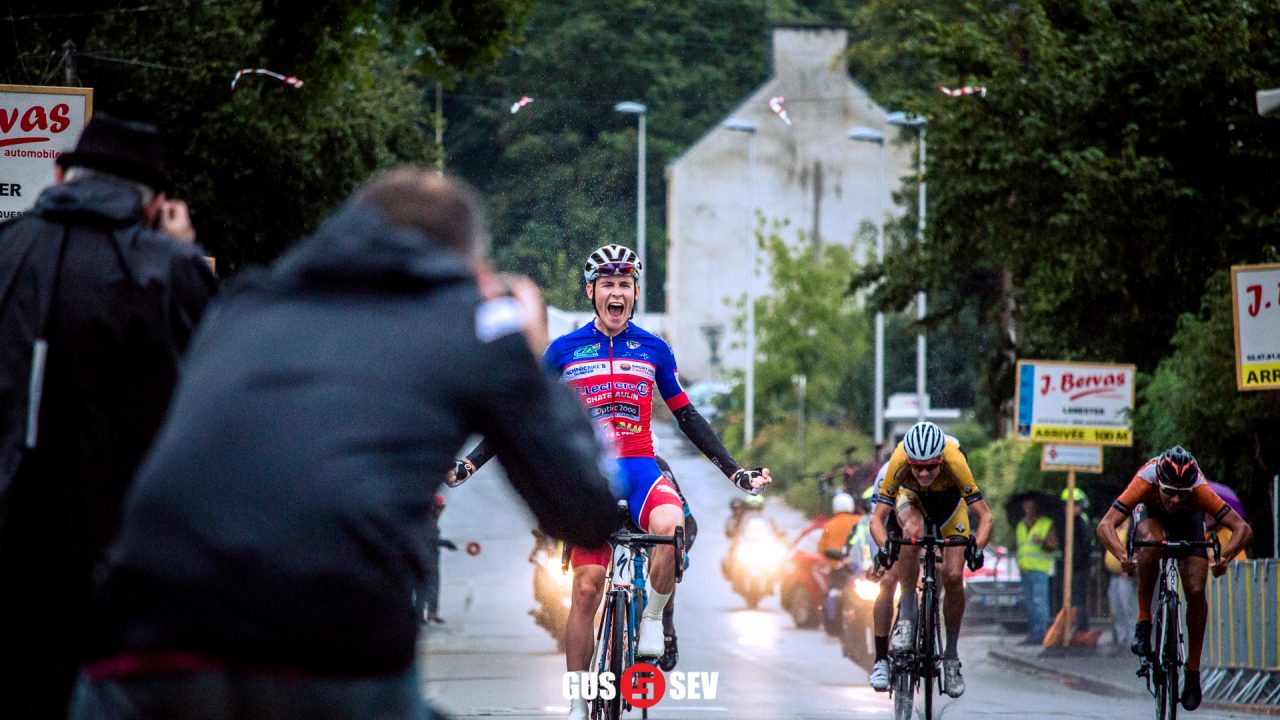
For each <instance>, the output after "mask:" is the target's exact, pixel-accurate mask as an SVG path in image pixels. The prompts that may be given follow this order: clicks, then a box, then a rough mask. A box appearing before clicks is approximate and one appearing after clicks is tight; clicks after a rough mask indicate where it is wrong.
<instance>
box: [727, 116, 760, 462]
mask: <svg viewBox="0 0 1280 720" xmlns="http://www.w3.org/2000/svg"><path fill="white" fill-rule="evenodd" d="M720 126H721V127H723V128H724V129H725V130H729V131H732V132H740V133H744V134H745V135H746V136H747V138H748V140H747V183H748V184H749V185H751V193H750V197H751V211H752V213H754V211H755V184H754V183H753V182H752V177H751V174H752V170H753V169H754V168H753V166H754V164H755V135H756V124H755V123H753V122H751V121H750V120H745V119H743V118H729V119H728V120H725V121H724V122H723V123H721V124H720ZM747 237H748V242H747V266H748V267H749V268H750V272H749V275H748V278H747V367H746V371H747V377H746V384H745V387H744V388H743V395H744V398H743V403H744V407H743V418H742V442H743V445H744V446H746V447H749V446H750V445H751V442H752V440H754V439H755V436H756V238H755V234H754V233H753V232H752V231H751V221H750V220H748V222H747Z"/></svg>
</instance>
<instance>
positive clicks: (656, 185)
mask: <svg viewBox="0 0 1280 720" xmlns="http://www.w3.org/2000/svg"><path fill="white" fill-rule="evenodd" d="M859 4H860V3H858V2H855V1H854V0H750V1H749V2H726V0H689V1H688V2H680V3H664V2H659V1H658V0H623V1H621V2H611V3H601V2H593V1H591V0H562V1H561V2H555V3H551V2H544V3H541V4H539V5H537V6H536V7H534V8H533V10H532V11H531V12H530V15H529V20H528V32H527V41H526V42H525V43H524V44H523V45H522V46H520V47H519V48H514V49H513V50H512V52H510V53H509V54H508V55H506V56H505V57H503V58H502V60H501V62H499V64H498V65H497V66H496V67H495V68H494V69H493V70H492V71H490V72H486V73H483V74H481V75H479V76H477V77H476V78H474V79H472V80H467V81H464V82H462V83H460V84H459V86H458V88H457V90H456V92H454V93H451V94H449V95H448V96H446V103H445V115H446V118H447V119H448V128H449V129H448V135H447V137H446V150H447V162H448V166H449V167H450V168H451V169H452V170H454V171H455V172H457V173H459V174H460V175H462V176H464V177H466V178H468V179H469V180H471V181H472V182H473V183H474V184H476V185H477V186H478V187H479V188H480V189H481V191H482V192H483V193H484V195H485V196H486V197H488V198H490V199H491V201H492V203H493V218H492V219H493V234H494V250H495V252H494V255H495V259H496V260H497V262H498V264H499V266H501V267H502V268H503V269H507V270H513V271H517V272H522V273H527V274H529V275H531V276H532V277H533V278H534V279H535V280H536V281H538V283H539V284H540V285H541V286H542V287H543V289H544V291H545V292H546V294H547V298H548V300H549V301H550V302H551V303H552V304H554V305H557V306H559V307H564V308H577V309H582V310H586V309H588V305H587V302H586V300H585V298H584V297H583V293H582V287H581V275H580V274H579V273H578V269H579V265H580V263H581V262H582V259H583V258H585V257H586V255H587V254H588V253H589V252H590V251H591V250H592V249H594V248H596V247H598V246H600V245H602V244H604V243H607V242H620V243H623V244H627V245H633V244H634V243H635V212H636V211H635V203H636V199H635V198H636V162H635V158H636V143H637V137H636V134H637V123H636V118H635V116H634V115H622V114H619V113H615V112H614V111H613V106H614V104H616V103H617V102H619V101H623V100H631V101H637V102H641V103H644V104H645V106H646V107H647V114H646V128H647V130H646V141H647V142H646V144H647V152H646V163H647V168H648V172H647V175H648V178H647V185H646V195H647V198H648V203H647V206H646V220H647V222H646V230H645V235H646V240H647V252H646V255H647V263H648V267H647V268H646V282H645V283H644V286H643V287H644V291H645V293H646V296H647V306H648V308H649V309H651V310H661V309H662V308H663V307H665V295H664V290H663V285H664V283H663V280H664V278H665V267H666V248H667V237H666V229H665V225H666V222H665V218H666V211H665V206H666V191H665V189H664V185H665V179H664V177H663V173H662V168H663V167H665V166H666V164H667V163H668V162H669V161H671V160H673V159H675V158H676V157H678V156H679V155H680V154H681V153H683V152H684V151H685V150H686V149H687V148H688V147H689V146H690V145H691V144H692V143H694V142H695V141H696V140H697V139H698V138H699V137H701V136H702V134H703V133H705V132H707V130H708V129H709V128H713V127H715V125H716V123H718V122H719V121H720V120H722V119H723V118H724V117H725V116H727V115H728V114H729V113H730V112H731V111H732V109H733V107H734V105H735V103H737V102H739V101H741V99H742V98H743V97H744V96H746V95H747V94H748V93H750V92H751V90H753V89H754V88H755V87H757V86H758V85H759V84H760V83H761V82H763V81H764V80H765V79H766V78H767V77H768V74H769V67H768V56H769V42H770V31H771V26H772V23H775V22H793V21H794V22H833V23H837V24H844V23H845V22H846V21H847V18H849V17H851V16H852V13H853V10H854V9H855V8H856V7H857V6H858V5H859ZM526 95H527V96H529V97H532V98H533V102H532V103H530V104H528V105H527V106H525V107H524V108H522V109H521V110H520V111H519V112H518V113H515V114H512V113H511V111H510V108H511V106H512V104H513V103H515V102H516V101H517V100H519V99H520V98H521V97H523V96H526Z"/></svg>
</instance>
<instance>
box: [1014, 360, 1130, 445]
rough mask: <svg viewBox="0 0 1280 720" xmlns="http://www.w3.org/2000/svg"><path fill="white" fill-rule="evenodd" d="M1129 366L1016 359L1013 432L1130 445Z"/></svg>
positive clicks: (1062, 441)
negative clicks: (1015, 410)
mask: <svg viewBox="0 0 1280 720" xmlns="http://www.w3.org/2000/svg"><path fill="white" fill-rule="evenodd" d="M1134 372H1135V367H1134V366H1133V365H1112V364H1105V363H1069V362H1054V361H1051V360H1019V361H1018V369H1017V378H1018V384H1017V403H1016V404H1015V407H1016V409H1017V420H1016V426H1015V432H1016V434H1017V437H1019V438H1022V439H1024V440H1033V441H1035V442H1042V443H1057V444H1060V445H1123V446H1129V445H1132V444H1133V424H1132V420H1131V419H1130V416H1131V415H1132V414H1133V396H1134V390H1133V376H1134Z"/></svg>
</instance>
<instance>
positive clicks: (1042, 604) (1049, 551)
mask: <svg viewBox="0 0 1280 720" xmlns="http://www.w3.org/2000/svg"><path fill="white" fill-rule="evenodd" d="M1016 534H1017V541H1018V548H1017V557H1018V572H1019V573H1020V574H1021V575H1022V607H1023V610H1025V611H1026V614H1027V637H1026V639H1024V640H1023V641H1022V644H1024V645H1039V644H1040V643H1041V642H1043V641H1044V634H1045V633H1046V632H1047V631H1048V630H1049V574H1050V573H1051V572H1053V553H1054V552H1055V551H1056V550H1057V549H1058V548H1059V543H1058V533H1057V531H1056V530H1054V528H1053V520H1051V519H1050V518H1048V517H1047V516H1045V515H1041V514H1040V504H1039V503H1038V502H1036V500H1035V498H1027V499H1025V500H1023V501H1022V519H1021V520H1019V521H1018V526H1017V528H1016Z"/></svg>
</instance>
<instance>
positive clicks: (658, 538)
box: [609, 532, 676, 545]
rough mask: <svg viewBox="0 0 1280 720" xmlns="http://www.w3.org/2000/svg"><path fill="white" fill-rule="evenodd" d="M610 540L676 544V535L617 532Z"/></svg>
mask: <svg viewBox="0 0 1280 720" xmlns="http://www.w3.org/2000/svg"><path fill="white" fill-rule="evenodd" d="M609 540H610V541H612V542H615V543H619V544H622V545H675V544H676V536H675V535H649V534H647V533H628V532H616V533H614V534H612V535H610V536H609Z"/></svg>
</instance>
